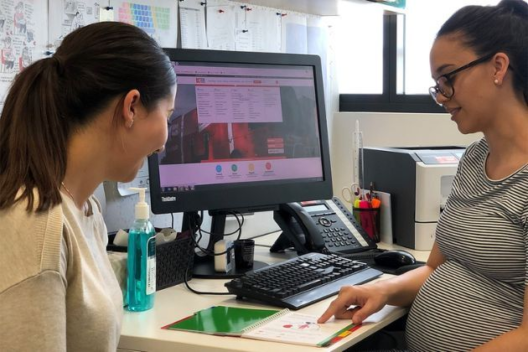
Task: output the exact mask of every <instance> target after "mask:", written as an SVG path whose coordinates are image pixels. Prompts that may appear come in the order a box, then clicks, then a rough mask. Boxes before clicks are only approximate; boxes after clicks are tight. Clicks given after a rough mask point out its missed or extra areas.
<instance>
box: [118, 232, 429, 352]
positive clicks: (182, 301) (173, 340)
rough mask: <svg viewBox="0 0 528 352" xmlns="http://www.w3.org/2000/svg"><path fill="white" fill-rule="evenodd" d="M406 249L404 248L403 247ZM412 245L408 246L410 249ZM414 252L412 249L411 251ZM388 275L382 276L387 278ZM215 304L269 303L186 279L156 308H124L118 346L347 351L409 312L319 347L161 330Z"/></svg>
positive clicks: (264, 254) (313, 308)
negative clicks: (250, 300) (137, 310)
mask: <svg viewBox="0 0 528 352" xmlns="http://www.w3.org/2000/svg"><path fill="white" fill-rule="evenodd" d="M274 237H275V236H267V238H266V237H264V238H259V239H257V241H256V243H261V244H271V243H273V241H274ZM380 247H382V248H398V247H397V246H390V245H389V246H386V245H380ZM399 248H401V247H399ZM406 250H408V249H406ZM408 251H410V250H408ZM410 252H412V253H413V254H414V255H415V256H416V258H417V260H426V259H427V256H428V252H425V251H424V252H417V251H410ZM292 255H293V254H291V255H287V254H284V255H276V254H270V253H269V248H266V247H260V246H257V247H256V248H255V260H259V261H263V262H267V263H273V262H279V261H282V260H285V259H288V258H289V257H291V256H292ZM388 277H390V275H383V276H382V277H381V278H380V279H379V280H383V279H384V278H388ZM225 282H227V280H205V279H192V280H191V281H190V282H189V285H190V286H191V287H192V288H193V289H195V290H198V291H207V292H211V291H213V292H227V289H226V288H225V287H224V283H225ZM332 300H333V298H328V299H326V300H324V301H321V302H318V303H316V304H313V305H310V306H308V307H306V308H303V309H301V310H300V311H301V312H303V313H307V314H313V315H317V316H318V315H320V314H322V313H323V312H324V310H325V309H326V308H327V307H328V304H329V303H330V302H331V301H332ZM213 305H229V306H246V307H261V308H269V306H264V305H258V304H254V303H247V302H245V301H239V300H236V299H235V298H234V296H214V295H197V294H194V293H192V292H191V291H189V290H188V289H187V288H186V287H185V285H184V284H180V285H177V286H173V287H170V288H167V289H164V290H161V291H159V292H157V293H156V300H155V304H154V308H153V309H151V310H149V311H146V312H141V313H132V312H128V311H125V313H124V319H123V328H122V331H121V340H120V342H119V351H155V352H164V351H185V352H193V351H196V352H206V351H259V352H260V351H273V350H275V351H299V352H300V351H310V350H312V351H342V350H344V349H346V348H348V347H351V346H352V345H354V344H356V343H358V342H359V341H361V340H363V339H364V338H366V337H367V336H370V335H371V334H373V333H374V332H376V331H378V330H380V329H382V328H383V327H385V326H387V325H388V324H390V323H392V322H393V321H395V320H397V319H398V318H400V317H402V316H404V315H405V314H406V313H407V310H406V309H404V308H399V307H393V306H387V307H385V308H384V309H383V310H381V311H380V312H378V313H376V314H374V315H372V316H371V317H369V319H368V320H366V321H365V322H364V324H363V326H362V327H361V328H359V329H358V330H356V331H354V332H353V333H352V334H351V335H350V336H348V337H346V338H345V339H343V340H341V341H339V342H338V343H336V344H334V345H332V346H330V347H328V348H316V347H307V346H300V345H291V344H279V343H276V342H267V341H257V340H251V339H243V338H238V337H222V336H212V335H206V334H197V333H190V332H181V331H169V330H163V329H161V327H162V326H165V325H167V324H170V323H173V322H175V321H177V320H179V319H182V318H184V317H187V316H189V315H192V314H193V313H194V312H196V311H198V310H200V309H204V308H207V307H210V306H213Z"/></svg>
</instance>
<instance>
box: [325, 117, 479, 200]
mask: <svg viewBox="0 0 528 352" xmlns="http://www.w3.org/2000/svg"><path fill="white" fill-rule="evenodd" d="M356 120H357V121H359V125H360V130H361V131H363V144H364V146H365V147H410V146H415V147H418V146H444V145H451V146H453V145H456V146H467V145H469V144H471V143H472V142H473V141H476V140H478V139H480V138H482V134H480V133H478V134H470V135H463V134H461V133H460V132H459V131H458V129H457V127H456V124H455V123H454V122H452V121H451V119H450V115H449V114H411V113H375V112H370V113H368V112H339V113H336V114H334V116H333V123H332V126H333V128H332V132H331V144H330V145H331V148H330V149H331V161H332V179H333V188H334V195H336V196H338V197H339V198H341V199H342V196H341V190H342V189H343V187H350V185H351V183H352V180H353V167H352V142H353V139H352V134H353V132H354V129H355V124H356Z"/></svg>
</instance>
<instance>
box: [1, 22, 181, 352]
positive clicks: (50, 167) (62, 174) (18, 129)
mask: <svg viewBox="0 0 528 352" xmlns="http://www.w3.org/2000/svg"><path fill="white" fill-rule="evenodd" d="M175 94H176V76H175V74H174V70H173V68H172V66H171V63H170V61H169V59H168V57H167V56H166V55H165V54H164V52H163V50H162V49H161V48H160V47H159V46H158V45H157V44H156V42H155V41H154V40H153V39H152V38H150V37H149V36H148V35H147V34H145V32H143V31H142V30H141V29H139V28H137V27H134V26H131V25H127V24H123V23H118V22H102V23H96V24H91V25H88V26H86V27H82V28H80V29H78V30H76V31H73V32H72V33H71V34H69V35H68V36H66V37H65V38H64V40H63V42H62V44H61V46H60V47H59V48H58V49H57V52H56V53H55V54H54V55H53V56H52V57H50V58H46V59H42V60H39V61H36V62H35V63H33V64H31V65H30V66H28V67H27V68H25V69H24V70H23V71H22V72H21V73H20V74H19V75H18V76H17V77H16V79H15V81H14V82H13V85H12V87H11V88H10V90H9V93H8V95H7V97H6V100H5V105H4V108H3V110H2V114H1V117H0V224H2V231H1V234H0V244H1V246H2V247H1V250H0V252H1V254H0V327H1V328H0V350H1V351H66V350H71V351H115V350H116V348H117V344H118V341H119V334H120V329H121V316H122V305H123V302H122V294H121V290H120V288H119V285H118V283H117V280H116V277H115V275H114V273H113V270H112V268H111V266H110V263H109V261H108V258H107V256H106V252H105V248H106V242H107V231H106V226H105V224H104V221H103V217H102V214H101V209H100V205H99V203H98V202H97V200H96V199H95V198H94V197H93V196H92V194H93V192H94V190H95V189H96V188H97V187H98V186H99V184H101V183H102V182H103V181H105V180H112V181H119V182H128V181H131V180H132V179H133V178H134V177H135V175H136V173H137V171H138V170H139V169H140V167H141V165H142V163H143V161H144V159H145V157H146V156H148V155H150V154H152V153H154V152H156V151H159V150H161V149H163V147H164V144H165V141H166V138H167V119H168V118H169V116H170V114H171V112H172V111H173V109H174V98H175Z"/></svg>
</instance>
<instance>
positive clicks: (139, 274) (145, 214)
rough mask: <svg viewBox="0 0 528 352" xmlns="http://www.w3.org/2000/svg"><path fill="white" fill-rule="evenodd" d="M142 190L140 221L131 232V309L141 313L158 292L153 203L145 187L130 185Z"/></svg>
mask: <svg viewBox="0 0 528 352" xmlns="http://www.w3.org/2000/svg"><path fill="white" fill-rule="evenodd" d="M130 189H131V190H133V191H138V192H139V202H138V203H137V204H136V209H135V212H136V220H135V221H134V224H133V225H132V227H131V228H130V230H129V231H128V258H127V268H128V276H127V296H128V297H127V298H128V307H127V309H128V310H130V311H134V312H140V311H144V310H148V309H150V308H152V306H153V305H154V296H155V293H156V232H155V230H154V227H153V226H152V224H151V223H150V221H149V215H150V214H149V213H150V211H149V205H148V204H147V203H146V202H145V188H130Z"/></svg>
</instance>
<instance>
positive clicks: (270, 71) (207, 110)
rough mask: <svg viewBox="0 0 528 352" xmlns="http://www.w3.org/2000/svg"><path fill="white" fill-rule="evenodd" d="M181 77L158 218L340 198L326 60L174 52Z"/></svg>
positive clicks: (155, 175) (157, 172)
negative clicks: (335, 191)
mask: <svg viewBox="0 0 528 352" xmlns="http://www.w3.org/2000/svg"><path fill="white" fill-rule="evenodd" d="M166 53H167V54H168V56H169V57H170V60H171V61H172V65H173V68H174V70H175V72H176V75H177V79H178V88H177V94H176V102H175V110H174V113H173V114H172V116H171V117H170V119H169V128H168V140H167V143H166V145H165V150H164V151H163V152H161V153H159V154H157V155H153V156H151V157H150V158H149V173H150V190H151V203H152V210H153V212H154V213H174V212H193V211H199V210H209V211H213V212H221V211H241V212H251V211H259V210H268V209H273V208H274V207H276V206H277V205H278V204H281V203H287V202H294V201H304V200H310V199H328V198H330V197H331V196H332V184H331V173H330V160H329V151H328V137H327V125H326V117H325V107H324V97H323V88H322V87H323V81H322V74H321V72H322V71H321V63H320V59H319V57H318V56H313V55H294V54H279V53H277V54H273V53H243V52H231V51H212V50H186V49H166Z"/></svg>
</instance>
